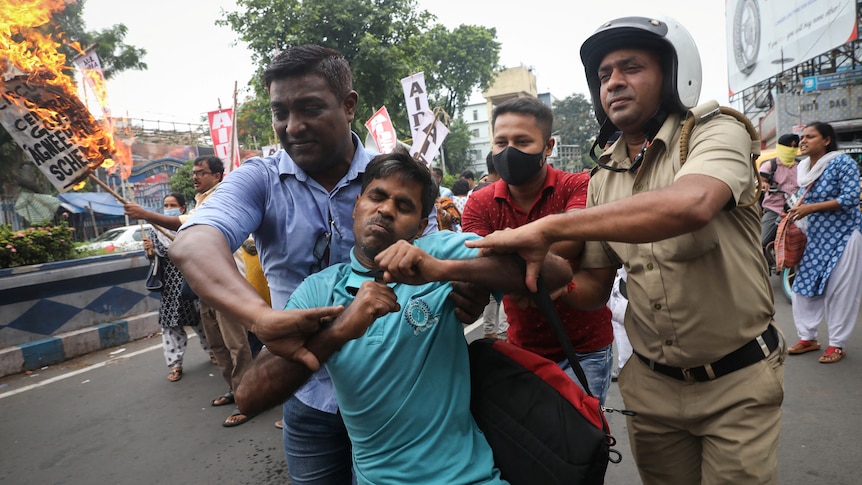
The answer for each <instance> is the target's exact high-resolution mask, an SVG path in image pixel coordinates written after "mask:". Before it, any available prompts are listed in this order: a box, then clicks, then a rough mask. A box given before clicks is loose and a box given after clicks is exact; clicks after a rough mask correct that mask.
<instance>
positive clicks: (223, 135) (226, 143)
mask: <svg viewBox="0 0 862 485" xmlns="http://www.w3.org/2000/svg"><path fill="white" fill-rule="evenodd" d="M207 116H208V117H209V123H210V136H211V137H212V139H213V149H214V150H215V155H216V156H217V157H219V158H221V161H222V162H223V163H224V173H225V175H227V174H229V173H230V172H231V170H233V169H235V168H237V167H239V164H240V159H239V143H237V140H236V132H235V130H234V127H233V110H232V109H230V108H227V109H221V110H218V111H210V112H209V113H207ZM231 147H233V156H232V157H231V156H230V155H229V153H230V152H231Z"/></svg>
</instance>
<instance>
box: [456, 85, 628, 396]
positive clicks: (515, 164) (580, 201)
mask: <svg viewBox="0 0 862 485" xmlns="http://www.w3.org/2000/svg"><path fill="white" fill-rule="evenodd" d="M553 120H554V115H553V112H552V111H551V109H550V108H549V107H547V106H546V105H545V104H544V103H542V102H541V101H539V100H538V99H536V98H530V97H525V98H516V99H512V100H509V101H506V102H504V103H502V104H500V105H499V106H497V107H496V108H494V112H493V113H492V118H491V124H492V126H493V131H494V138H493V142H492V145H493V146H492V150H491V152H492V154H493V160H494V165H495V167H496V169H497V172H498V173H499V174H500V177H501V178H502V180H499V181H497V182H495V183H493V184H491V185H490V186H488V187H486V188H485V189H483V190H480V191H476V192H473V195H471V196H470V198H469V199H468V200H467V205H466V206H465V207H464V212H463V215H462V219H461V224H462V228H463V230H464V231H465V232H474V233H476V234H478V235H480V236H486V235H488V234H490V233H492V232H494V231H497V230H501V229H506V228H514V227H520V226H522V225H525V224H527V223H529V222H532V221H535V220H537V219H540V218H542V217H544V216H546V215H549V214H559V213H561V212H567V211H570V210H576V209H582V208H584V207H585V206H586V201H587V186H588V184H589V181H590V177H589V174H587V173H577V174H571V173H566V172H561V171H559V170H556V169H554V168H553V167H550V166H549V165H548V164H547V157H548V155H550V154H551V151H552V149H553V147H554V139H553V138H551V128H552V126H553ZM582 248H583V243H582V242H565V243H562V244H559V245H555V246H554V247H553V250H554V252H556V253H557V254H559V255H560V256H563V257H565V258H567V259H568V260H569V261H570V263H571V264H572V269H574V270H577V266H578V262H577V261H578V258H579V256H580V253H581V250H582ZM553 296H555V297H556V300H555V302H554V305H555V307H556V309H557V311H558V312H559V314H560V318H561V319H562V321H563V325H564V326H565V328H566V332H567V333H568V335H569V339H571V341H572V345H573V346H574V348H575V352H576V353H577V355H578V359H579V361H580V364H581V367H583V369H584V373H585V374H586V376H587V382H588V384H589V386H590V391H592V393H593V394H594V395H595V396H596V397H598V398H599V400H600V401H601V402H602V403H604V401H605V396H606V395H607V390H608V386H609V385H610V373H611V367H612V355H613V353H612V350H611V344H612V342H613V327H612V326H611V311H610V310H609V309H608V308H607V307H606V306H604V307H601V308H599V309H592V310H584V309H580V308H578V306H579V305H578V303H579V302H578V294H577V291H576V287H575V285H574V284H573V283H570V284H569V285H568V286H567V287H565V288H561V289H559V290H557V291H556V292H554V294H553ZM503 304H504V305H505V309H506V315H508V318H509V332H508V338H509V342H511V343H512V344H514V345H517V346H518V347H522V348H524V349H527V350H530V351H532V352H535V353H537V354H539V355H541V356H543V357H546V358H548V359H551V360H553V361H555V362H558V363H559V365H560V367H562V368H563V369H564V370H566V372H567V373H568V374H569V375H570V376H571V377H572V378H573V380H574V381H575V382H576V383H577V382H578V381H577V379H575V378H574V372H573V371H572V370H571V368H570V366H569V362H568V361H567V360H566V358H565V356H564V355H563V350H562V347H561V346H560V343H559V341H558V340H557V337H556V336H555V335H554V332H553V330H552V329H551V327H550V325H548V323H547V321H546V320H545V318H544V316H542V313H541V312H540V311H539V310H538V308H536V307H535V306H532V305H530V306H525V305H522V304H519V302H518V301H516V300H515V299H513V298H512V296H511V295H506V296H505V297H504V298H503Z"/></svg>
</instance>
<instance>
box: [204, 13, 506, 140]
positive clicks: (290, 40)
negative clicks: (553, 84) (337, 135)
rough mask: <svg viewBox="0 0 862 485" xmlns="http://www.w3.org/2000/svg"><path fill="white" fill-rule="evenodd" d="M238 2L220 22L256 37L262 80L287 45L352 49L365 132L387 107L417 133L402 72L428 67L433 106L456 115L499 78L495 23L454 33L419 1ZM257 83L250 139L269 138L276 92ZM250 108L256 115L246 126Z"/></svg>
mask: <svg viewBox="0 0 862 485" xmlns="http://www.w3.org/2000/svg"><path fill="white" fill-rule="evenodd" d="M237 7H238V10H237V11H234V12H227V13H225V15H224V18H223V19H222V20H220V21H218V22H217V23H218V24H219V25H227V26H230V27H231V28H232V29H233V30H234V31H235V32H237V33H238V34H239V36H240V39H241V40H242V41H244V42H247V43H248V46H249V49H250V50H251V51H252V53H253V54H252V58H253V60H254V62H255V63H256V64H257V65H258V67H259V71H258V74H257V77H258V78H259V77H260V73H261V72H262V69H263V68H265V67H266V66H267V65H268V64H269V62H270V61H271V59H272V56H273V52H274V51H277V50H278V49H284V48H286V47H287V46H291V45H300V44H319V45H322V46H325V47H331V48H333V49H337V50H338V51H340V52H341V53H343V54H344V55H345V57H346V58H347V59H348V60H349V61H350V64H351V67H352V70H353V75H354V80H353V81H354V82H353V84H354V89H355V90H356V92H357V93H359V106H358V109H357V112H356V117H355V119H354V122H353V129H354V131H356V132H357V133H360V134H362V133H364V132H365V128H364V123H365V120H367V119H368V118H370V117H371V115H372V114H373V113H374V112H375V111H377V109H379V108H380V107H381V106H386V109H387V110H388V111H389V114H390V116H391V118H392V121H393V125H394V126H395V129H396V131H397V132H398V137H399V138H400V139H405V138H409V137H410V136H411V134H410V131H409V124H408V121H407V111H406V108H405V106H404V94H403V92H402V88H401V82H400V79H401V78H403V77H406V76H408V75H410V74H411V73H415V72H419V71H424V72H425V77H426V84H427V87H428V89H429V91H430V92H429V101H431V102H432V107H434V106H435V101H436V103H437V104H440V105H441V106H442V107H444V108H445V109H446V110H447V112H448V113H449V114H450V115H451V116H453V117H454V116H456V115H457V114H458V113H459V112H460V110H461V109H463V106H464V104H465V103H466V100H467V99H468V98H469V96H470V94H471V93H472V91H473V89H474V88H476V87H482V88H485V87H487V85H488V84H489V83H490V82H491V80H492V79H493V72H494V68H495V67H496V65H497V62H498V59H499V52H500V44H499V43H498V42H497V41H496V40H495V37H496V31H495V30H494V29H488V28H485V27H476V26H461V27H458V28H457V29H455V30H453V31H451V32H450V31H448V30H447V29H446V28H445V27H443V26H441V25H433V26H432V25H431V24H432V22H433V21H434V20H435V17H434V16H433V15H432V14H431V13H429V12H427V11H424V10H422V11H419V10H417V5H416V2H415V0H375V1H373V2H369V1H368V0H238V1H237ZM249 84H250V85H251V86H252V87H253V92H254V97H255V98H256V99H253V100H249V101H247V103H248V104H249V105H250V106H249V107H248V108H246V107H245V106H243V107H241V108H240V118H239V119H238V123H239V128H238V129H239V130H240V136H241V137H242V136H243V135H242V133H243V131H245V132H246V135H245V136H247V137H251V136H254V137H256V138H257V139H269V138H270V137H271V136H272V135H271V131H272V130H271V127H270V125H271V123H270V122H269V121H268V117H269V107H268V106H269V103H268V94H267V93H266V91H265V89H264V88H263V86H262V85H261V84H260V80H259V79H255V80H252V81H251V82H250V83H249ZM246 109H248V111H250V112H253V113H254V115H251V114H249V116H248V121H249V125H247V126H244V125H243V123H244V121H243V118H242V117H243V115H242V113H243V111H245V110H246ZM264 111H265V115H264V114H263V112H264ZM264 118H267V122H266V123H265V127H264V122H263V121H262V120H263V119H264ZM447 143H448V141H447Z"/></svg>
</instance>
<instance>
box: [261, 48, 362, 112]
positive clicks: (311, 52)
mask: <svg viewBox="0 0 862 485" xmlns="http://www.w3.org/2000/svg"><path fill="white" fill-rule="evenodd" d="M306 74H317V75H319V76H321V77H323V78H324V79H326V81H327V82H328V83H329V88H330V89H331V90H332V93H333V94H334V95H335V97H336V98H337V99H343V98H344V97H345V96H347V93H349V92H350V91H352V90H353V75H352V74H351V73H350V64H349V63H348V62H347V59H345V58H344V55H342V54H341V53H340V52H338V51H337V50H335V49H329V48H327V47H322V46H319V45H313V44H306V45H297V46H293V47H289V48H287V49H286V50H283V51H281V52H279V53H278V54H277V55H276V56H275V58H273V60H272V63H271V64H270V65H269V67H267V68H266V70H264V71H263V83H264V85H265V86H266V88H267V89H269V85H270V84H271V83H272V81H274V80H276V79H285V78H288V77H296V76H305V75H306Z"/></svg>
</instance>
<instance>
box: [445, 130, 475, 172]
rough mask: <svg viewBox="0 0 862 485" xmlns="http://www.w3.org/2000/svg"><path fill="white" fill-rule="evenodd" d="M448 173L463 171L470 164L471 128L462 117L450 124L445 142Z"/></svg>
mask: <svg viewBox="0 0 862 485" xmlns="http://www.w3.org/2000/svg"><path fill="white" fill-rule="evenodd" d="M444 147H445V148H446V151H445V158H446V173H455V174H457V173H461V171H463V170H466V169H467V167H469V166H470V128H469V127H468V126H467V123H464V120H462V119H460V118H459V119H456V120H454V121H452V122H451V124H450V125H449V135H448V136H447V137H446V141H445V142H444Z"/></svg>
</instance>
